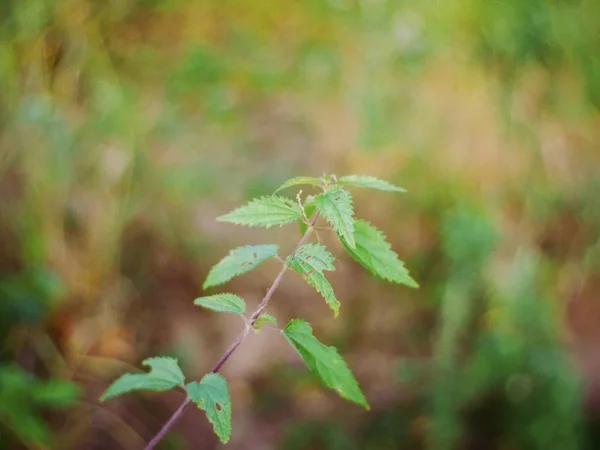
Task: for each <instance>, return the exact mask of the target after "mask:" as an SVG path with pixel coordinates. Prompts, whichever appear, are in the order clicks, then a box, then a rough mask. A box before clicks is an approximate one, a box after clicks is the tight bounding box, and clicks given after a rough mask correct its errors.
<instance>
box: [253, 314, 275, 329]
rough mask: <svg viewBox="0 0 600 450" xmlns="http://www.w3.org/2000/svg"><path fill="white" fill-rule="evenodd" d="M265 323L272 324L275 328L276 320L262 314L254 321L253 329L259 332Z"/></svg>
mask: <svg viewBox="0 0 600 450" xmlns="http://www.w3.org/2000/svg"><path fill="white" fill-rule="evenodd" d="M266 323H272V324H273V325H275V326H277V319H276V318H275V317H273V316H272V315H271V314H266V313H263V314H261V315H260V316H259V318H258V319H256V322H254V329H255V330H260V329H261V328H262V327H263V325H264V324H266Z"/></svg>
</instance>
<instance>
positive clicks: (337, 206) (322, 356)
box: [101, 175, 416, 443]
mask: <svg viewBox="0 0 600 450" xmlns="http://www.w3.org/2000/svg"><path fill="white" fill-rule="evenodd" d="M342 180H344V182H345V183H346V184H348V185H353V186H363V187H370V188H375V189H380V190H389V191H401V189H400V188H397V187H395V186H393V185H391V184H389V183H387V182H385V181H382V180H379V179H377V178H374V177H367V176H358V175H352V176H347V177H343V178H342ZM306 183H308V184H313V185H319V186H320V187H321V188H322V189H323V192H322V193H321V194H319V195H317V196H316V197H312V196H308V197H307V198H306V199H305V200H304V202H302V200H301V198H300V195H298V196H297V199H298V200H297V202H294V201H292V200H291V199H289V198H285V197H279V196H276V195H273V196H265V197H260V198H258V199H255V200H252V201H250V202H249V203H248V204H247V205H245V206H242V207H241V208H237V209H235V210H233V211H232V212H230V213H228V214H225V215H223V216H221V217H219V218H218V220H220V221H224V222H232V223H235V224H239V225H248V226H264V227H267V228H269V227H271V226H274V225H283V224H285V223H289V222H294V221H299V222H300V223H301V224H303V225H304V226H307V225H308V224H307V223H306V222H307V220H306V219H307V217H306V216H305V214H306V215H307V216H311V217H313V220H315V221H316V220H317V219H318V216H317V215H315V213H316V212H317V211H318V212H319V213H320V215H321V216H323V218H324V219H326V220H327V221H328V222H329V223H330V224H331V225H332V226H333V228H334V230H335V231H336V233H337V235H338V237H339V238H340V240H341V241H342V243H343V245H344V246H345V247H346V248H347V250H348V252H349V253H350V254H351V255H352V257H353V258H354V259H356V260H357V261H358V262H360V263H361V264H362V265H363V266H365V267H366V268H367V269H368V270H370V271H371V272H372V273H374V274H375V275H377V276H379V277H381V278H384V279H386V280H389V281H392V282H396V283H401V284H407V285H410V286H413V287H416V283H415V282H414V280H412V278H410V276H409V275H408V272H407V270H406V269H405V268H404V265H403V263H402V261H400V260H399V259H398V256H397V255H396V254H395V253H394V252H393V251H391V250H390V245H389V244H388V243H387V242H386V240H385V237H384V236H383V234H382V233H381V232H379V231H378V230H377V229H375V228H374V227H372V226H371V225H369V224H368V222H365V221H361V220H358V221H356V222H355V220H354V217H353V215H354V210H353V205H352V197H351V195H350V193H349V192H348V191H346V190H344V189H343V188H342V187H341V186H339V185H338V184H337V178H336V177H335V176H334V175H330V176H323V177H322V178H312V177H296V178H292V179H291V180H288V181H287V182H285V183H284V184H283V185H282V186H281V187H280V188H279V189H278V190H280V189H284V188H287V187H290V186H296V185H298V184H306ZM302 203H303V204H302ZM355 223H356V228H355ZM312 225H315V223H313V222H311V226H312ZM310 237H311V234H310V233H309V230H308V229H307V228H305V229H304V236H303V238H302V239H301V240H300V244H301V245H300V244H299V245H298V247H297V248H296V251H295V252H294V253H293V254H291V255H289V256H288V257H287V258H286V260H285V263H284V264H285V267H284V268H283V269H282V271H281V272H280V275H279V276H277V277H276V278H275V281H274V282H273V285H272V286H271V287H270V288H269V289H268V291H267V293H266V294H265V297H264V298H263V300H262V301H261V303H260V306H259V308H258V309H257V310H256V311H255V312H254V314H252V316H251V317H252V318H254V317H257V318H256V320H253V319H250V324H251V325H252V328H253V329H254V330H255V331H258V330H260V329H261V328H262V327H263V326H264V324H266V323H271V324H274V325H275V326H276V325H277V320H276V318H275V317H273V316H271V315H269V314H264V313H262V311H263V309H264V308H265V307H266V306H267V303H268V301H269V300H270V298H271V295H272V294H273V291H274V290H275V289H276V288H277V286H278V285H279V283H280V281H281V278H282V276H283V274H284V273H285V269H286V268H288V267H289V268H291V269H293V270H294V271H296V272H298V273H299V274H301V275H302V277H303V278H304V279H305V280H306V281H307V282H308V283H309V284H310V285H311V286H313V287H314V288H315V289H316V290H317V291H318V292H319V293H320V294H321V295H322V296H323V297H324V299H325V302H326V303H327V305H329V307H330V308H331V309H332V310H333V313H334V317H337V315H338V313H339V308H340V303H339V301H338V300H337V298H336V297H335V294H334V291H333V287H332V286H331V284H330V283H329V281H328V280H327V278H326V277H325V275H324V274H323V272H324V271H326V270H329V271H333V270H335V267H334V265H333V262H334V257H333V256H332V255H331V253H330V252H329V251H328V250H327V248H326V247H325V246H324V245H321V244H314V243H310V242H307V240H308V239H309V238H310ZM278 250H279V247H278V246H277V245H273V244H267V245H248V246H242V247H237V248H235V249H233V250H231V251H230V253H229V254H228V255H227V256H226V257H224V258H223V259H222V260H221V261H219V262H218V263H217V264H216V265H215V266H214V267H213V268H212V269H211V270H210V272H209V274H208V276H207V278H206V281H205V282H204V288H207V287H211V286H217V285H220V284H223V283H225V282H227V281H229V280H230V279H232V278H233V277H235V276H238V275H241V274H244V273H246V272H249V271H250V270H252V269H254V268H255V267H257V266H258V265H259V264H260V263H262V262H263V261H265V260H267V259H269V258H273V257H275V256H276V255H277V252H278ZM194 304H195V305H198V306H201V307H204V308H207V309H210V310H212V311H217V312H229V313H234V314H240V315H242V314H245V312H246V304H245V302H244V300H243V299H242V298H241V297H239V296H238V295H235V294H230V293H223V294H216V295H211V296H205V297H199V298H197V299H196V300H194ZM250 324H249V323H248V322H246V326H247V328H246V329H245V330H244V332H243V333H242V334H241V337H240V338H239V340H238V341H236V343H235V344H234V345H233V346H232V347H231V350H228V351H227V352H226V353H225V354H224V356H223V357H222V358H221V360H219V362H218V363H217V365H216V366H215V368H214V369H213V373H210V374H208V375H205V376H204V377H203V378H202V380H201V381H200V382H199V383H198V382H191V383H189V384H188V385H187V386H185V388H186V391H187V393H188V399H189V400H191V401H193V402H194V403H196V404H197V405H198V407H199V408H201V409H203V410H204V411H206V415H207V417H208V419H209V421H210V422H211V423H212V424H213V428H214V431H215V433H216V434H217V435H218V436H219V439H220V440H221V441H222V442H223V443H225V442H227V441H228V440H229V438H230V436H231V401H230V398H229V392H228V390H227V382H226V381H225V379H224V378H223V377H222V376H221V375H218V374H217V373H216V372H218V371H219V370H220V368H221V366H222V364H224V363H225V361H227V359H228V358H229V356H231V354H232V353H233V351H235V349H237V348H238V345H239V344H240V343H241V340H243V339H244V338H245V337H246V335H247V333H248V330H249V325H250ZM283 334H284V335H285V337H286V338H287V339H288V341H289V342H290V343H291V344H292V346H293V347H294V348H295V349H296V351H297V352H298V353H299V354H300V356H301V357H302V359H303V360H304V362H305V363H306V364H307V366H308V367H309V369H310V370H311V372H313V373H314V374H315V375H316V376H317V378H318V379H319V380H320V381H321V383H322V384H323V385H324V386H326V387H329V388H331V389H333V390H335V391H336V392H337V393H338V394H339V395H340V396H341V397H342V398H344V399H347V400H350V401H352V402H355V403H357V404H359V405H361V406H364V407H365V408H367V409H369V404H368V402H367V400H366V398H365V396H364V395H363V393H362V391H361V390H360V387H359V385H358V382H357V381H356V379H355V378H354V376H353V375H352V372H351V371H350V369H349V368H348V366H347V364H346V362H345V361H344V360H343V359H342V357H341V356H340V354H339V353H338V351H337V350H336V349H335V348H334V347H327V346H325V345H323V344H321V343H320V342H319V341H318V340H317V339H316V338H315V337H314V336H313V333H312V328H311V326H310V325H309V324H308V323H307V322H305V321H304V320H302V319H294V320H292V321H290V322H289V323H288V325H287V326H286V327H285V329H284V330H283ZM144 364H146V365H149V366H151V370H150V372H149V373H146V374H125V375H123V376H122V377H121V378H119V379H118V380H116V381H115V382H114V383H113V384H112V385H111V386H110V387H109V388H108V389H107V390H106V392H105V393H104V394H103V395H102V397H101V400H106V399H107V398H111V397H114V396H116V395H120V394H123V393H126V392H130V391H132V390H136V389H150V390H155V391H158V390H167V389H171V388H173V387H175V386H181V385H183V382H184V376H183V373H182V372H181V370H180V369H179V367H178V365H177V361H176V360H175V359H172V358H150V359H148V360H146V361H144ZM170 424H171V422H168V423H167V428H168V427H169V426H170Z"/></svg>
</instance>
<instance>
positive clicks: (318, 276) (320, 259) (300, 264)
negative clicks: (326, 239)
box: [286, 244, 340, 316]
mask: <svg viewBox="0 0 600 450" xmlns="http://www.w3.org/2000/svg"><path fill="white" fill-rule="evenodd" d="M333 260H334V258H333V256H331V253H329V252H328V251H327V249H326V248H325V247H324V246H322V245H315V244H305V245H303V246H302V247H300V248H299V249H298V251H297V252H296V253H295V254H293V255H290V256H289V257H288V258H287V261H286V263H287V264H288V265H289V266H290V267H291V268H292V269H294V270H295V271H296V272H298V273H299V274H300V275H302V276H303V277H304V279H305V280H306V281H307V282H308V283H309V284H310V285H311V286H313V287H314V288H315V289H316V290H317V292H319V293H320V294H321V295H322V296H323V298H324V299H325V301H326V302H327V304H328V305H329V307H330V308H331V309H332V310H333V314H334V316H337V315H338V313H339V308H340V303H339V302H338V300H337V299H336V298H335V294H334V292H333V288H332V287H331V284H329V281H327V278H325V275H323V271H324V270H335V267H334V266H333Z"/></svg>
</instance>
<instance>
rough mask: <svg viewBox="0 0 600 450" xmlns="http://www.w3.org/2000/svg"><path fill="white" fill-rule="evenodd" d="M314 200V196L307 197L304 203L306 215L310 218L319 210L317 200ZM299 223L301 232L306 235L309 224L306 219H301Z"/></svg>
mask: <svg viewBox="0 0 600 450" xmlns="http://www.w3.org/2000/svg"><path fill="white" fill-rule="evenodd" d="M313 200H314V198H311V199H307V200H306V201H305V202H304V205H303V207H304V214H306V217H308V218H310V217H312V215H313V214H314V213H315V211H316V210H317V206H316V205H315V202H314V201H313ZM298 223H299V228H300V234H301V235H304V233H306V230H308V224H306V223H305V222H304V221H301V222H298Z"/></svg>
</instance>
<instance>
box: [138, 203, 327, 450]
mask: <svg viewBox="0 0 600 450" xmlns="http://www.w3.org/2000/svg"><path fill="white" fill-rule="evenodd" d="M318 218H319V213H318V212H317V213H315V214H313V216H312V217H311V219H310V226H309V227H308V228H307V229H306V233H304V236H302V239H300V241H299V242H298V245H296V250H295V251H297V250H298V249H299V248H300V247H302V245H304V244H305V243H306V241H307V240H308V238H309V237H310V235H311V234H312V232H313V230H314V229H315V223H317V219H318ZM295 251H294V253H295ZM287 269H288V265H287V263H285V262H284V264H283V267H282V268H281V270H280V271H279V273H278V274H277V277H275V280H273V284H272V285H271V287H270V288H269V290H268V291H267V293H266V294H265V296H264V297H263V299H262V300H261V302H260V304H259V305H258V308H256V311H254V313H253V314H252V316H251V317H250V325H246V327H245V328H244V331H242V332H241V333H240V335H239V336H238V337H237V338H236V340H235V341H233V344H231V346H230V347H229V348H228V349H227V351H226V352H225V353H223V356H221V358H219V360H218V361H217V363H216V364H215V365H214V366H213V368H212V369H211V371H210V373H217V372H218V371H219V370H221V367H223V364H225V363H226V362H227V360H228V359H229V357H230V356H231V355H232V354H233V352H235V350H236V349H237V348H238V347H239V346H240V344H241V343H242V342H243V341H244V339H245V338H246V336H247V335H248V332H249V331H250V329H251V328H252V326H253V325H254V324H255V323H256V321H257V320H258V318H259V317H260V315H261V313H262V312H263V311H264V309H265V308H266V307H267V304H268V303H269V300H270V299H271V297H272V296H273V293H274V292H275V290H276V289H277V287H278V286H279V283H281V279H282V278H283V275H284V274H285V272H286V270H287ZM190 403H191V400H190V399H189V398H186V399H185V400H184V401H183V403H182V404H181V405H179V408H177V410H176V411H175V412H174V413H173V415H172V416H171V417H170V418H169V420H167V422H166V423H165V424H164V425H163V427H162V428H161V429H160V431H159V432H158V433H157V434H156V436H154V438H152V440H151V441H150V442H148V444H147V445H146V447H145V448H144V450H152V449H153V448H154V447H156V445H157V444H158V443H159V442H160V440H161V439H162V438H164V437H165V435H166V434H167V433H168V432H169V430H170V429H171V428H172V427H173V425H175V422H177V420H179V418H180V417H181V416H182V415H183V413H184V411H185V409H186V408H187V407H188V405H189V404H190Z"/></svg>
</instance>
